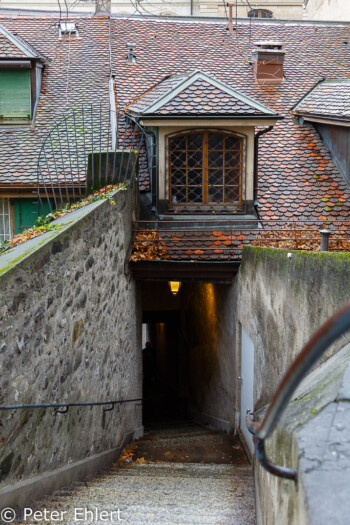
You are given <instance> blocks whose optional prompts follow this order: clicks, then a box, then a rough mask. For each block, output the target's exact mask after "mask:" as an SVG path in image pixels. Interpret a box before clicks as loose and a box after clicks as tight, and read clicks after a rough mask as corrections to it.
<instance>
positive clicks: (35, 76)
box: [0, 25, 45, 126]
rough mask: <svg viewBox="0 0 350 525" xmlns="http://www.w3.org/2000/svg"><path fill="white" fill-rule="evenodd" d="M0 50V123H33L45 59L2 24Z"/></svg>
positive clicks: (6, 124) (0, 26)
mask: <svg viewBox="0 0 350 525" xmlns="http://www.w3.org/2000/svg"><path fill="white" fill-rule="evenodd" d="M0 50H1V51H0V125H4V126H8V125H25V124H27V125H28V124H33V121H34V117H35V112H36V108H37V105H38V102H39V96H40V87H41V77H42V68H43V64H44V62H45V59H44V57H43V56H41V55H40V54H39V53H38V52H37V51H36V50H35V49H34V48H33V47H32V46H31V45H30V44H28V42H25V41H24V40H23V39H22V38H21V37H20V36H19V35H14V34H13V33H10V32H9V31H8V30H7V29H6V28H5V27H3V26H2V25H0Z"/></svg>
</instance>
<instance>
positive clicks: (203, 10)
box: [0, 0, 311, 19]
mask: <svg viewBox="0 0 350 525" xmlns="http://www.w3.org/2000/svg"><path fill="white" fill-rule="evenodd" d="M310 1H311V0H310ZM191 3H192V14H193V15H200V16H222V17H225V18H226V11H227V7H226V10H225V7H224V4H223V3H222V4H220V2H218V1H217V0H192V2H191V0H154V2H152V3H150V2H149V3H148V4H147V6H146V5H145V6H142V5H141V4H140V6H139V11H140V13H141V14H143V15H147V14H149V13H151V14H153V15H164V16H165V15H178V16H189V15H191ZM250 5H251V6H252V8H253V9H255V8H261V9H268V10H269V11H272V13H273V16H274V18H287V19H291V18H292V19H300V18H302V17H303V0H277V1H276V0H259V1H257V2H250ZM0 7H6V8H13V9H44V10H51V11H54V10H56V11H57V10H58V9H57V2H56V1H55V0H36V1H35V2H31V1H30V0H0ZM111 8H112V13H128V14H132V13H134V11H135V8H134V6H133V4H132V3H131V2H128V1H127V0H112V1H111ZM62 9H63V10H64V7H63V8H62ZM94 10H95V2H93V1H84V2H79V3H78V4H77V6H76V7H74V8H70V11H80V12H81V11H85V12H94ZM249 11H250V7H249V6H248V3H247V2H246V1H245V0H238V4H237V14H238V17H243V18H244V17H247V16H248V12H249ZM234 15H235V8H234Z"/></svg>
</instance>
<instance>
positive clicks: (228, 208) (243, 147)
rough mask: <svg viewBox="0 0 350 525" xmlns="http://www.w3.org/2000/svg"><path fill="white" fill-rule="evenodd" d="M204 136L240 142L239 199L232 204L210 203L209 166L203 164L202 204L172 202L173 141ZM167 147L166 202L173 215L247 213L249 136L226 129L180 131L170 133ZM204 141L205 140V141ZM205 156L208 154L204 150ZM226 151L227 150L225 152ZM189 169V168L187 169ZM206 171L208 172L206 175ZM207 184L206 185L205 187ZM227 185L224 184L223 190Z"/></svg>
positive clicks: (188, 129) (167, 138) (166, 138)
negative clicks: (230, 138) (222, 137)
mask: <svg viewBox="0 0 350 525" xmlns="http://www.w3.org/2000/svg"><path fill="white" fill-rule="evenodd" d="M196 133H197V134H199V133H200V134H202V135H204V134H205V133H207V134H208V135H207V136H209V133H213V134H220V135H224V136H231V137H234V138H237V139H239V140H240V177H239V199H238V200H236V201H232V202H225V201H223V202H213V201H212V202H210V201H209V198H208V187H209V183H208V177H209V174H208V165H207V166H205V165H204V164H203V167H202V175H203V180H202V184H201V188H202V190H203V197H204V198H203V199H202V202H196V203H195V202H193V203H188V202H186V203H183V202H181V203H174V202H172V180H171V149H170V145H171V140H172V139H173V138H176V137H180V136H186V135H191V134H196ZM165 140H166V145H165V155H166V162H165V166H166V175H165V190H166V202H167V207H168V211H169V212H172V213H179V212H184V213H186V212H187V213H191V212H192V213H193V212H195V213H232V212H234V213H236V212H242V213H244V212H245V203H246V166H247V136H246V135H245V134H243V133H240V132H237V131H236V130H232V129H224V128H187V129H183V130H179V131H176V132H173V133H170V134H168V135H166V136H165ZM203 140H204V139H203ZM202 151H203V155H206V154H208V152H207V153H206V152H205V151H204V149H203V146H202ZM223 151H225V149H224V150H223ZM187 169H188V168H187ZM205 171H206V172H207V173H206V174H205ZM205 178H206V180H205ZM205 183H206V185H205ZM228 186H229V185H228ZM224 187H225V184H223V188H224ZM186 200H187V199H186Z"/></svg>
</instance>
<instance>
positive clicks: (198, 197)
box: [188, 186, 203, 203]
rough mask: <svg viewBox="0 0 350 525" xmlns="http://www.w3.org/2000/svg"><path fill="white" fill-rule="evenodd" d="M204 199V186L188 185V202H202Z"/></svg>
mask: <svg viewBox="0 0 350 525" xmlns="http://www.w3.org/2000/svg"><path fill="white" fill-rule="evenodd" d="M202 200H203V197H202V187H201V186H189V187H188V202H189V203H193V202H198V203H201V202H202Z"/></svg>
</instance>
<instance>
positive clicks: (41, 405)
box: [0, 397, 142, 414]
mask: <svg viewBox="0 0 350 525" xmlns="http://www.w3.org/2000/svg"><path fill="white" fill-rule="evenodd" d="M124 403H135V404H136V403H140V404H142V398H141V397H140V398H135V399H118V400H117V401H94V402H87V403H84V402H81V403H34V404H27V405H2V406H0V410H21V409H22V408H54V409H55V412H56V413H57V414H67V412H68V410H69V409H70V407H93V406H104V405H107V406H108V405H109V408H104V409H103V411H104V412H110V411H111V410H113V408H114V407H115V405H122V404H124ZM61 408H63V409H65V410H60V409H61Z"/></svg>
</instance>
